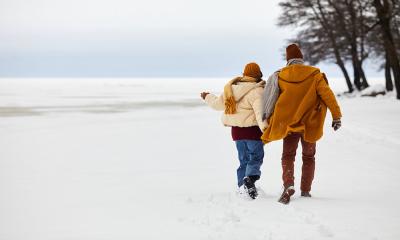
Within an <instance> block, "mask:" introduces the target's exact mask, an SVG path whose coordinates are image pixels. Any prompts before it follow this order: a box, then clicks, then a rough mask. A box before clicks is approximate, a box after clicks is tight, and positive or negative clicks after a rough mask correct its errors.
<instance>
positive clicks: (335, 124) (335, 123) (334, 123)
mask: <svg viewBox="0 0 400 240" xmlns="http://www.w3.org/2000/svg"><path fill="white" fill-rule="evenodd" d="M341 126H342V121H341V120H340V118H339V119H334V120H333V121H332V127H333V130H335V131H336V130H338V129H339V128H340V127H341Z"/></svg>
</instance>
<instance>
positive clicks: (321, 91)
mask: <svg viewBox="0 0 400 240" xmlns="http://www.w3.org/2000/svg"><path fill="white" fill-rule="evenodd" d="M317 93H318V95H319V96H320V97H321V99H322V101H324V103H325V105H326V106H327V107H328V108H329V111H330V112H331V114H332V118H333V120H339V119H340V118H341V117H342V113H341V111H340V107H339V104H338V103H337V101H336V97H335V94H334V93H333V92H332V90H331V88H330V87H329V85H328V80H327V79H326V76H325V74H323V73H322V74H321V77H320V78H319V79H318V82H317Z"/></svg>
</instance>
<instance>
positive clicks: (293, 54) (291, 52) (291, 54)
mask: <svg viewBox="0 0 400 240" xmlns="http://www.w3.org/2000/svg"><path fill="white" fill-rule="evenodd" d="M293 58H303V54H302V53H301V50H300V48H299V46H297V44H294V43H293V44H290V45H289V46H287V48H286V61H289V60H290V59H293Z"/></svg>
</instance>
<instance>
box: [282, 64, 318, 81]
mask: <svg viewBox="0 0 400 240" xmlns="http://www.w3.org/2000/svg"><path fill="white" fill-rule="evenodd" d="M319 72H320V71H319V69H318V68H315V67H311V66H307V65H301V64H293V65H290V66H287V67H285V68H283V69H282V70H281V71H280V73H279V79H280V80H283V81H285V82H292V83H297V82H303V81H304V80H306V79H308V78H309V77H311V76H312V75H315V74H317V73H319Z"/></svg>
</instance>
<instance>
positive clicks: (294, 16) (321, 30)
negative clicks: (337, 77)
mask: <svg viewBox="0 0 400 240" xmlns="http://www.w3.org/2000/svg"><path fill="white" fill-rule="evenodd" d="M279 5H280V6H281V8H282V10H283V12H284V14H283V15H281V17H280V18H279V22H278V25H279V26H297V27H300V28H302V30H301V31H300V32H299V34H298V35H297V37H296V42H298V43H299V44H300V45H301V47H302V48H303V49H304V50H305V55H306V56H307V57H308V58H309V59H307V60H308V61H309V62H310V63H312V64H316V63H318V62H320V61H327V60H328V61H329V60H334V62H335V63H336V64H337V65H338V66H339V67H340V69H341V70H342V73H343V75H344V77H345V80H346V84H347V87H348V90H349V92H352V91H353V85H352V83H351V80H350V77H349V74H348V71H347V69H346V66H345V61H344V57H343V56H342V55H343V47H342V46H343V44H341V38H340V36H338V34H337V32H336V31H335V25H336V22H335V21H334V19H333V18H334V16H332V14H331V13H329V12H328V11H326V10H325V8H324V7H323V6H322V3H321V1H320V0H286V1H283V2H281V3H280V4H279Z"/></svg>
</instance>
